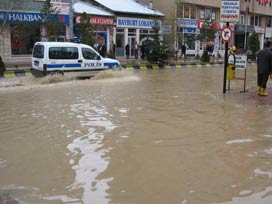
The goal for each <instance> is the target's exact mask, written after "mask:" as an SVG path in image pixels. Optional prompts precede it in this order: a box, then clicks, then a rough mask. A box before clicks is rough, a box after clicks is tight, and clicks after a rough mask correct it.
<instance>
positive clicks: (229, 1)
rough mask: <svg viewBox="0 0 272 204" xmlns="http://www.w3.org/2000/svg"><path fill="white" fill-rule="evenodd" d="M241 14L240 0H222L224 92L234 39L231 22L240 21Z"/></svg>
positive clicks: (224, 91) (224, 90)
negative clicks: (230, 47)
mask: <svg viewBox="0 0 272 204" xmlns="http://www.w3.org/2000/svg"><path fill="white" fill-rule="evenodd" d="M239 16H240V0H221V8H220V21H222V22H226V26H225V27H224V28H223V29H222V31H221V37H222V40H223V41H224V42H225V62H224V81H223V93H224V94H225V93H226V83H227V68H228V48H229V42H230V41H231V40H232V30H231V28H230V27H229V23H230V22H231V23H235V22H238V21H239Z"/></svg>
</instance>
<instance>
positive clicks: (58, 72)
mask: <svg viewBox="0 0 272 204" xmlns="http://www.w3.org/2000/svg"><path fill="white" fill-rule="evenodd" d="M47 75H48V76H63V75H64V73H63V71H60V70H57V71H52V72H48V73H47Z"/></svg>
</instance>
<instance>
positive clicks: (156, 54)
mask: <svg viewBox="0 0 272 204" xmlns="http://www.w3.org/2000/svg"><path fill="white" fill-rule="evenodd" d="M157 25H158V24H157V23H156V21H155V26H154V27H153V33H154V35H153V40H147V41H146V43H145V45H146V48H148V49H149V53H148V54H147V60H148V61H149V62H152V63H161V62H162V63H163V62H165V61H166V60H168V59H169V53H168V51H167V46H166V45H165V43H164V42H163V41H161V40H160V33H159V31H160V27H159V26H157Z"/></svg>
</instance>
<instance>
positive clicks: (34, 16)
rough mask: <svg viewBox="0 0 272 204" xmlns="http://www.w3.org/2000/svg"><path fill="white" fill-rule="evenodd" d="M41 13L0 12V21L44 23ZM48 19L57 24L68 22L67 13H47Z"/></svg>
mask: <svg viewBox="0 0 272 204" xmlns="http://www.w3.org/2000/svg"><path fill="white" fill-rule="evenodd" d="M43 19H44V18H43V14H40V13H29V12H26V13H24V12H6V11H1V12H0V22H3V21H6V22H12V23H14V22H18V23H44V22H43ZM48 20H49V21H54V22H55V21H56V20H57V22H58V23H59V24H69V15H63V14H58V15H48Z"/></svg>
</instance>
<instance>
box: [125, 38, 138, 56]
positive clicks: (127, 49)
mask: <svg viewBox="0 0 272 204" xmlns="http://www.w3.org/2000/svg"><path fill="white" fill-rule="evenodd" d="M133 49H134V57H135V59H138V57H139V45H138V43H137V41H135V42H134V45H133ZM125 51H126V58H127V59H129V55H130V46H129V44H126V46H125Z"/></svg>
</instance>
